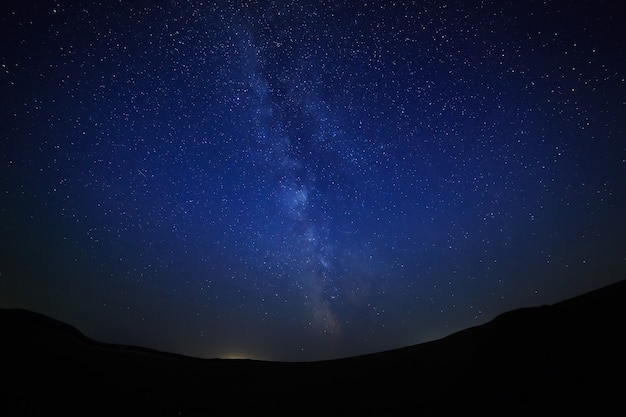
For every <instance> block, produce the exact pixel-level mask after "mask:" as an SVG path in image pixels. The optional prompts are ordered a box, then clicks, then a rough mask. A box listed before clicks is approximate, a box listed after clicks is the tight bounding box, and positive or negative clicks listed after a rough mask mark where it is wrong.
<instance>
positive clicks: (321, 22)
mask: <svg viewBox="0 0 626 417" xmlns="http://www.w3.org/2000/svg"><path fill="white" fill-rule="evenodd" d="M622 4H623V2H621V1H619V0H615V1H598V0H593V1H591V0H590V1H573V2H566V1H564V2H551V1H545V2H544V1H534V0H531V1H524V2H519V1H488V0H485V1H471V0H470V1H461V0H458V1H454V0H452V1H414V2H409V1H400V0H399V1H351V0H345V1H341V0H339V1H336V0H333V1H311V2H300V1H249V2H244V1H218V2H212V1H195V0H189V1H182V0H181V1H174V0H172V1H147V0H146V1H139V0H135V1H131V0H119V1H69V0H68V1H60V0H59V1H37V2H34V1H33V2H31V1H12V0H9V1H7V0H5V1H3V2H2V6H0V11H1V12H0V13H1V14H0V48H1V49H0V66H1V68H0V97H1V98H0V307H5V308H8V307H18V308H26V309H30V310H34V311H37V312H41V313H44V314H46V315H49V316H51V317H54V318H57V319H59V320H62V321H65V322H67V323H69V324H71V325H74V326H75V327H77V328H78V329H79V330H81V331H82V332H83V333H85V334H86V335H87V336H89V337H91V338H93V339H96V340H99V341H103V342H111V343H122V344H128V345H137V346H144V347H149V348H154V349H158V350H162V351H167V352H173V353H180V354H184V355H189V356H196V357H201V358H214V357H222V358H235V357H237V358H254V359H264V360H278V361H310V360H320V359H329V358H338V357H347V356H354V355H360V354H365V353H371V352H377V351H382V350H388V349H393V348H398V347H403V346H407V345H413V344H418V343H422V342H426V341H429V340H433V339H437V338H441V337H444V336H446V335H448V334H451V333H453V332H456V331H459V330H462V329H464V328H467V327H470V326H475V325H479V324H482V323H485V322H487V321H489V320H491V319H493V318H494V317H495V316H497V315H498V314H500V313H503V312H506V311H510V310H512V309H515V308H519V307H527V306H536V305H541V304H551V303H554V302H557V301H561V300H563V299H566V298H569V297H572V296H575V295H579V294H582V293H584V292H587V291H590V290H593V289H595V288H599V287H601V286H604V285H607V284H609V283H612V282H615V281H619V280H622V279H624V278H626V221H625V215H624V213H626V198H625V193H624V190H626V79H625V78H626V27H625V26H624V16H626V14H625V10H624V6H623V5H622Z"/></svg>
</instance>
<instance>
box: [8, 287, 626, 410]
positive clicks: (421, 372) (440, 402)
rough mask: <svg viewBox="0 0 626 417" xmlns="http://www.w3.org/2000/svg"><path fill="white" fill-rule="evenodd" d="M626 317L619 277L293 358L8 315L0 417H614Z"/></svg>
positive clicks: (25, 314)
mask: <svg viewBox="0 0 626 417" xmlns="http://www.w3.org/2000/svg"><path fill="white" fill-rule="evenodd" d="M625 313H626V281H620V282H617V283H615V284H611V285H609V286H606V287H604V288H601V289H598V290H595V291H592V292H589V293H587V294H583V295H580V296H578V297H574V298H571V299H568V300H565V301H562V302H559V303H556V304H552V305H546V306H541V307H533V308H523V309H519V310H514V311H511V312H508V313H505V314H502V315H500V316H498V317H496V318H495V319H494V320H492V321H490V322H488V323H486V324H484V325H480V326H476V327H472V328H469V329H466V330H463V331H460V332H458V333H455V334H452V335H450V336H448V337H445V338H442V339H439V340H435V341H432V342H428V343H423V344H419V345H415V346H410V347H405V348H400V349H395V350H390V351H386V352H380V353H374V354H370V355H363V356H358V357H353V358H345V359H336V360H329V361H319V362H302V363H289V362H269V361H256V360H236V359H198V358H190V357H186V356H181V355H175V354H169V353H163V352H158V351H154V350H150V349H144V348H138V347H133V346H119V345H111V344H106V343H99V342H96V341H93V340H90V339H89V338H87V337H85V336H84V335H83V334H82V333H81V332H80V331H78V330H77V329H75V328H74V327H72V326H69V325H67V324H65V323H61V322H59V321H56V320H54V319H52V318H49V317H46V316H43V315H40V314H38V313H34V312H31V311H26V310H19V309H0V331H1V333H0V334H1V336H2V343H1V345H0V380H1V385H0V415H2V416H26V415H54V414H56V413H60V414H62V415H79V414H80V415H92V416H93V415H118V416H119V415H146V416H157V415H158V416H164V415H165V416H178V415H187V416H207V415H214V414H232V415H241V414H248V413H255V414H264V415H265V414H272V415H319V414H333V415H339V414H344V413H349V414H350V415H356V414H363V415H380V414H382V415H408V414H411V415H451V414H452V413H455V414H456V413H463V414H473V413H480V414H489V415H496V414H497V415H509V416H510V415H525V416H526V415H554V414H565V413H576V414H580V413H583V412H588V413H590V414H593V415H609V414H610V415H613V414H619V411H618V410H619V409H623V408H624V405H623V401H622V395H623V392H624V388H625V384H624V375H625V374H624V371H625V366H624V365H625V359H624V353H625V352H626V349H625V348H626V342H624V338H623V329H624V317H626V314H625Z"/></svg>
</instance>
